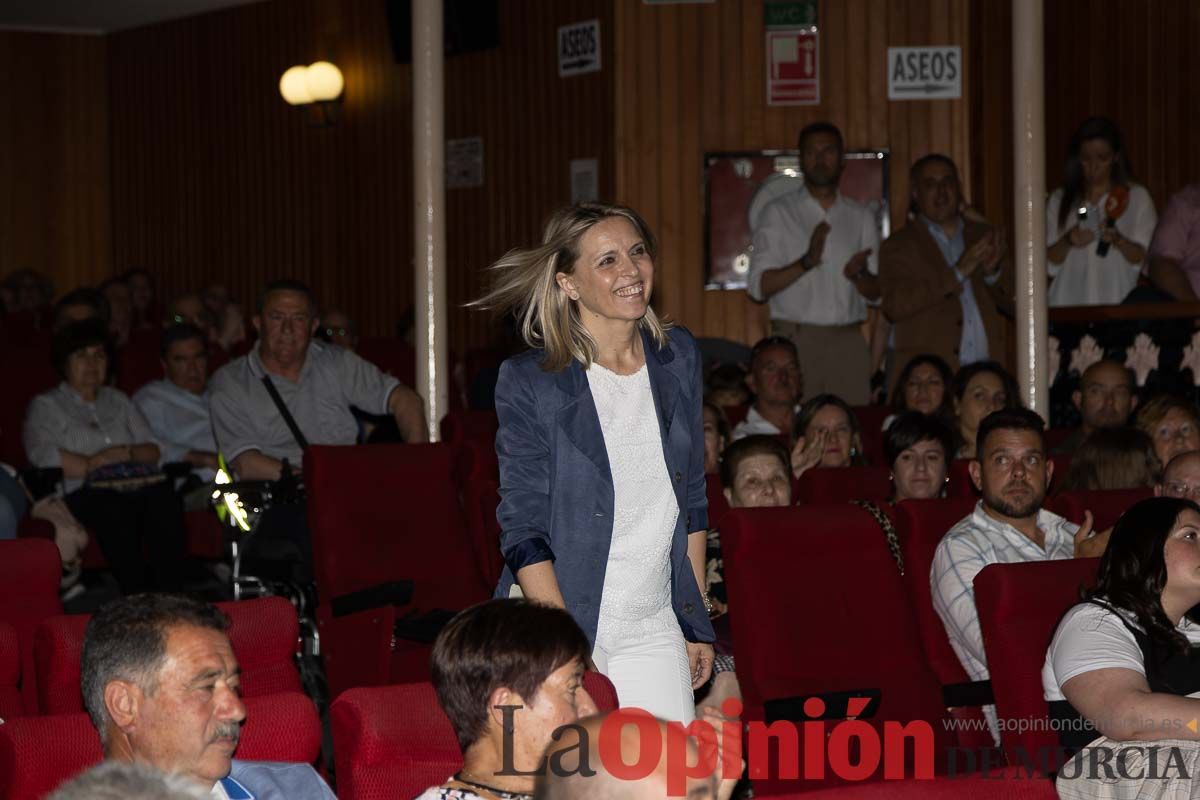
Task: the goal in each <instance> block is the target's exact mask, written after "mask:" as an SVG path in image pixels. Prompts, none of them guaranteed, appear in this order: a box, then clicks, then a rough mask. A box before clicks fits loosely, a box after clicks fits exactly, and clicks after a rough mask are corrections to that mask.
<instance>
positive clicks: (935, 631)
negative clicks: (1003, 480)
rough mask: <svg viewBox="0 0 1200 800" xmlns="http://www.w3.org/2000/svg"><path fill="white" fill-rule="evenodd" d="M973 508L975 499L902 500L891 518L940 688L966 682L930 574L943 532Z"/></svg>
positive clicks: (923, 642)
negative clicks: (935, 602)
mask: <svg viewBox="0 0 1200 800" xmlns="http://www.w3.org/2000/svg"><path fill="white" fill-rule="evenodd" d="M974 508H975V500H974V499H973V498H968V497H954V498H946V499H941V500H905V501H903V502H901V503H897V504H896V506H895V508H894V510H893V515H894V517H895V520H896V530H897V532H898V534H899V536H900V549H901V552H902V553H903V554H904V585H905V589H906V590H907V592H908V597H909V601H910V602H911V603H912V606H913V610H914V612H915V613H916V618H917V629H918V631H919V632H920V636H921V647H922V648H923V649H924V651H925V658H926V659H928V661H929V666H931V667H932V668H933V672H934V674H935V675H937V677H938V680H939V681H941V682H942V684H943V685H948V684H952V683H961V682H963V681H967V680H969V678H968V677H967V673H966V672H965V671H964V670H963V667H962V663H961V662H960V661H959V660H958V656H957V655H955V654H954V651H953V650H952V649H951V648H950V640H949V639H948V638H947V637H946V627H945V625H943V624H942V620H941V617H939V616H938V615H937V612H936V611H934V609H933V595H932V592H931V591H930V588H929V572H930V570H931V569H932V568H933V554H934V552H935V551H936V550H937V546H938V543H939V542H941V541H942V537H943V536H945V535H946V532H947V531H949V530H950V529H951V528H952V527H954V526H955V525H956V524H957V523H958V522H959V520H961V519H963V518H964V517H966V516H967V515H968V514H970V513H971V512H972V510H974Z"/></svg>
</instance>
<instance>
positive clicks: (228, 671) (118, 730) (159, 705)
mask: <svg viewBox="0 0 1200 800" xmlns="http://www.w3.org/2000/svg"><path fill="white" fill-rule="evenodd" d="M228 630H229V619H228V618H227V617H226V616H225V615H224V614H223V613H221V612H220V611H219V610H218V609H217V608H216V607H214V606H211V605H208V604H206V603H201V602H199V601H196V600H192V599H189V598H186V597H183V596H179V595H167V594H143V595H135V596H132V597H125V598H122V599H120V600H116V601H114V602H112V603H110V604H109V605H107V606H105V607H104V608H103V609H101V610H100V612H99V613H97V614H96V615H95V616H94V617H92V619H91V620H90V621H89V622H88V626H87V633H86V634H85V636H84V642H83V662H82V681H81V682H82V686H83V699H84V705H85V706H86V708H87V712H88V715H89V716H90V717H91V719H92V724H93V725H95V726H96V730H97V731H98V732H99V733H100V743H101V744H102V745H103V747H104V756H105V758H106V759H108V760H113V761H124V762H132V763H139V764H147V765H149V766H152V767H154V768H155V769H158V770H161V771H162V772H166V773H174V774H178V775H180V776H182V777H184V778H187V779H188V780H190V781H191V782H193V783H195V784H196V785H197V786H198V787H200V788H201V789H202V790H204V791H206V792H211V794H212V796H213V797H221V798H244V797H262V798H285V797H286V798H289V800H290V799H291V798H296V799H297V800H309V799H310V798H332V797H333V796H334V795H333V792H331V791H330V790H329V787H328V786H326V785H325V782H324V781H323V780H321V778H320V776H319V775H317V773H316V772H315V771H314V770H313V768H312V767H311V766H309V765H308V764H283V763H273V762H253V761H237V760H234V759H233V754H234V752H235V751H236V750H237V745H238V738H239V736H240V730H241V724H242V722H243V720H245V718H246V707H245V706H244V705H243V704H242V701H241V698H240V697H239V678H238V662H237V658H236V657H235V656H234V654H233V647H232V646H231V645H230V643H229V636H228V634H227V632H228ZM280 733H281V735H286V731H281V732H280Z"/></svg>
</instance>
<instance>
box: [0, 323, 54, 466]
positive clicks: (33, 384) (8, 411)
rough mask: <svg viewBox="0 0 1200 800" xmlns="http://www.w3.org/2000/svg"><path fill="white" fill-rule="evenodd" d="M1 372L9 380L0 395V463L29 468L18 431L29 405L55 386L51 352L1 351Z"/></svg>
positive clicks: (38, 349) (40, 349) (41, 349)
mask: <svg viewBox="0 0 1200 800" xmlns="http://www.w3.org/2000/svg"><path fill="white" fill-rule="evenodd" d="M4 371H5V374H6V375H8V376H10V377H9V380H7V381H6V382H5V386H4V391H3V392H0V432H2V434H3V435H2V436H0V461H3V462H4V463H5V464H11V465H12V466H14V467H16V468H18V469H23V468H25V467H27V466H29V458H28V457H27V456H26V455H25V445H24V444H23V443H22V441H21V431H22V430H23V429H24V427H25V412H26V410H27V409H28V408H29V402H30V401H31V400H33V398H34V397H35V396H37V395H39V394H41V393H42V392H45V391H47V390H49V389H53V388H54V387H55V386H57V385H58V382H59V380H60V379H59V377H58V374H57V373H56V372H55V371H54V367H53V366H52V365H51V363H50V348H49V346H47V347H45V348H44V349H43V348H40V347H39V348H30V347H12V348H6V349H5V350H4Z"/></svg>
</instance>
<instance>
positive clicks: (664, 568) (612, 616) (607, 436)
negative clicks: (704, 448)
mask: <svg viewBox="0 0 1200 800" xmlns="http://www.w3.org/2000/svg"><path fill="white" fill-rule="evenodd" d="M587 376H588V385H589V386H590V387H591V390H592V397H593V399H594V400H595V401H596V411H597V413H598V414H599V416H600V429H601V430H602V431H603V433H604V446H605V448H606V449H607V451H608V463H609V467H610V468H611V470H612V478H613V490H614V497H615V506H616V507H615V510H614V513H613V532H612V544H611V545H610V546H609V549H608V568H607V569H606V571H605V573H604V590H603V594H602V595H601V598H600V623H599V627H598V629H597V631H596V642H597V644H601V645H604V644H606V643H609V642H613V641H614V640H615V639H616V638H618V637H619V638H620V639H621V640H623V641H628V640H629V639H632V638H641V637H642V636H645V635H648V634H651V633H658V632H661V631H664V630H671V629H672V627H674V626H677V625H678V624H679V623H678V621H677V620H676V619H675V612H674V611H673V610H672V608H671V539H672V537H673V535H674V532H675V522H676V520H677V518H678V517H679V504H678V502H677V501H676V499H675V490H674V488H673V487H672V485H671V476H670V475H669V474H668V472H667V463H666V460H665V458H664V457H663V445H662V434H661V433H660V432H659V424H658V415H657V414H656V413H655V407H654V396H653V395H652V394H651V392H650V376H649V373H648V372H647V370H646V366H645V365H642V368H641V369H640V370H638V371H637V372H635V373H634V374H632V375H618V374H616V373H615V372H612V371H611V370H608V369H605V368H604V367H602V366H600V365H599V364H595V363H593V364H592V366H591V368H590V369H589V370H588V372H587Z"/></svg>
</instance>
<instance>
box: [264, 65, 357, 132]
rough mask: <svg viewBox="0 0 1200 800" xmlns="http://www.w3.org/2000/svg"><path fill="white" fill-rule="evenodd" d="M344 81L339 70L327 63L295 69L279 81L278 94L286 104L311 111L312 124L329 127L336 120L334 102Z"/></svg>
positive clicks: (340, 94) (286, 73) (340, 91)
mask: <svg viewBox="0 0 1200 800" xmlns="http://www.w3.org/2000/svg"><path fill="white" fill-rule="evenodd" d="M344 86H345V81H344V80H343V79H342V71H341V70H340V69H338V68H337V67H336V66H334V65H333V64H331V63H329V62H328V61H317V62H316V63H313V64H309V65H308V66H307V67H305V66H296V67H292V68H291V69H289V70H288V71H287V72H285V73H283V77H281V78H280V79H279V93H280V94H281V95H283V99H284V100H286V101H287V102H288V104H289V105H293V106H299V107H300V108H302V109H305V110H306V111H307V110H309V109H311V115H310V116H309V120H310V122H311V123H312V124H313V125H332V124H333V123H334V122H336V121H337V101H338V98H340V97H341V96H342V89H343V87H344Z"/></svg>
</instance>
